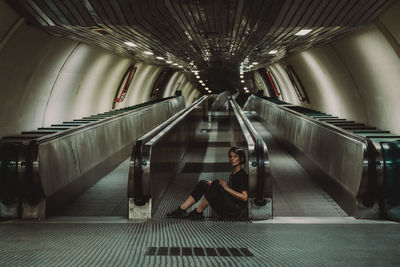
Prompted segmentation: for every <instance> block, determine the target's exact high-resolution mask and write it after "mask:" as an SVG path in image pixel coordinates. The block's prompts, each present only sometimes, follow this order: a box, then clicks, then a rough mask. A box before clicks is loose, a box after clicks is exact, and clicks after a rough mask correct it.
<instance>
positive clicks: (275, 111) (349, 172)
mask: <svg viewBox="0 0 400 267" xmlns="http://www.w3.org/2000/svg"><path fill="white" fill-rule="evenodd" d="M246 110H253V111H255V112H256V113H257V115H259V116H260V117H261V118H262V119H263V121H264V123H265V126H266V128H267V129H271V132H272V133H273V134H274V135H275V136H277V137H278V139H279V140H283V141H284V142H288V143H290V144H291V145H292V146H293V147H295V148H296V149H297V150H298V151H300V152H301V153H303V154H304V155H305V156H306V157H307V158H308V159H310V160H311V161H312V162H313V164H314V165H315V166H316V167H318V168H319V169H321V170H323V172H325V173H326V174H327V175H328V176H329V177H330V178H332V179H333V180H334V182H335V183H336V184H338V185H339V186H340V187H342V189H343V192H345V194H350V195H351V198H353V200H352V201H354V203H353V204H352V205H349V206H353V207H354V209H355V210H350V213H351V214H352V215H357V213H358V211H357V209H358V208H357V205H358V203H357V202H358V201H357V199H358V197H360V196H364V195H365V194H367V193H368V187H367V186H368V182H367V180H368V177H367V168H368V160H367V156H366V143H365V142H363V141H361V139H360V140H358V139H356V138H351V137H349V136H347V135H345V134H342V133H341V132H336V131H333V130H332V129H329V128H328V127H324V126H323V125H320V124H318V123H314V122H313V121H311V120H309V119H307V118H304V117H302V116H298V115H296V114H294V113H291V112H288V111H286V110H285V109H284V108H280V107H278V106H276V105H274V104H271V103H269V102H268V101H263V100H262V99H260V98H256V97H251V98H249V101H248V102H247V104H246Z"/></svg>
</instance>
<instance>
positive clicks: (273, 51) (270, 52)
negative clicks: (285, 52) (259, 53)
mask: <svg viewBox="0 0 400 267" xmlns="http://www.w3.org/2000/svg"><path fill="white" fill-rule="evenodd" d="M276 53H278V50H271V51H269V52H268V54H270V55H273V54H276Z"/></svg>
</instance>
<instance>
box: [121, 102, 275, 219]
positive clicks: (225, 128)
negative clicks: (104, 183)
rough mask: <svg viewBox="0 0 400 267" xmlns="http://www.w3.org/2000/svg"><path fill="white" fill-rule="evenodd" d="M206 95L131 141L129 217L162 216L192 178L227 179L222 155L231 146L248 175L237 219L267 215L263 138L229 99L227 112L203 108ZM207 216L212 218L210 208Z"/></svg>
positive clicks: (268, 199) (185, 193)
mask: <svg viewBox="0 0 400 267" xmlns="http://www.w3.org/2000/svg"><path fill="white" fill-rule="evenodd" d="M212 100H213V99H212V98H211V97H210V98H201V99H199V100H198V101H197V102H195V103H194V104H193V105H192V106H191V107H189V108H187V110H185V111H184V112H183V113H182V114H179V115H178V114H177V115H176V116H177V118H171V121H167V122H166V123H165V124H166V125H160V126H159V127H157V128H155V129H153V131H151V132H149V133H147V134H146V135H144V136H143V137H141V138H139V139H138V140H137V142H136V144H135V146H134V148H133V151H132V156H131V163H130V170H129V183H128V198H129V218H130V219H143V218H153V219H160V218H163V217H164V216H165V213H166V212H167V211H169V210H172V209H175V208H176V206H177V205H179V203H180V202H181V201H183V200H184V199H185V198H186V197H187V196H188V194H189V193H190V192H191V190H192V189H193V186H194V185H195V184H196V183H197V182H198V180H202V179H208V180H213V179H228V178H229V174H230V167H229V165H228V164H227V161H228V160H227V154H228V150H229V148H230V147H232V146H238V147H242V148H243V149H244V150H245V152H246V155H247V161H246V163H245V164H244V165H245V169H246V172H247V173H248V174H249V201H248V209H247V211H246V212H245V213H244V214H243V215H242V216H243V218H246V219H270V218H272V180H271V171H270V164H269V159H268V150H267V147H266V144H265V142H264V141H263V140H262V138H261V137H260V136H259V135H258V133H257V131H256V130H255V129H254V127H253V126H252V125H251V123H250V122H249V121H248V119H247V117H246V116H245V115H244V114H243V111H241V109H240V107H239V106H238V105H237V104H236V103H235V101H234V100H232V99H230V100H229V101H227V102H228V103H229V111H213V110H209V107H210V106H212V105H210V104H209V102H210V103H211V102H213V101H212ZM218 101H220V100H218ZM214 106H215V105H214ZM161 199H162V201H161ZM208 210H209V212H211V209H208ZM207 216H208V217H210V218H212V219H215V218H216V217H215V215H214V214H211V213H209V214H207Z"/></svg>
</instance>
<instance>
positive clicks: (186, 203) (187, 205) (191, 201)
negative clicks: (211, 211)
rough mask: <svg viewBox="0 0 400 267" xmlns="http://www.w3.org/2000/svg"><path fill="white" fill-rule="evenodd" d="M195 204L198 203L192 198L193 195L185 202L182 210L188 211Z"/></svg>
mask: <svg viewBox="0 0 400 267" xmlns="http://www.w3.org/2000/svg"><path fill="white" fill-rule="evenodd" d="M194 203H196V200H195V199H194V197H192V196H191V195H189V196H188V198H187V199H186V200H185V202H183V204H182V205H181V206H180V208H181V209H182V210H187V209H188V208H190V207H191V206H192V205H193V204H194Z"/></svg>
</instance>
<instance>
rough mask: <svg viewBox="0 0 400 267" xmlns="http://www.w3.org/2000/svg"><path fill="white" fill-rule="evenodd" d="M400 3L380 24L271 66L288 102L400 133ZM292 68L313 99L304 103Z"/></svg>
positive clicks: (387, 13) (371, 25)
mask: <svg viewBox="0 0 400 267" xmlns="http://www.w3.org/2000/svg"><path fill="white" fill-rule="evenodd" d="M396 10H397V11H399V10H400V3H397V4H396V6H394V7H393V8H391V9H390V10H388V12H386V13H384V14H383V15H382V16H381V18H380V19H379V20H378V21H377V22H376V23H375V24H370V25H368V26H367V27H365V28H363V29H362V30H359V31H357V32H353V33H352V34H349V35H347V36H345V37H344V38H342V39H340V40H337V41H334V42H332V43H330V44H328V45H324V46H319V47H314V48H312V49H309V50H307V51H304V52H302V53H299V54H296V55H293V56H290V57H289V58H286V59H284V60H281V61H279V62H277V63H275V64H273V65H271V66H269V69H270V70H272V71H273V72H274V74H275V76H276V78H277V79H278V82H279V84H280V85H281V88H282V91H283V100H284V101H286V102H289V103H292V104H295V105H300V106H305V107H308V108H312V109H316V110H319V111H322V112H326V113H330V114H333V115H336V116H339V117H343V118H346V119H349V120H355V121H357V122H363V123H366V124H369V125H373V126H376V127H378V128H381V129H387V130H390V131H392V132H393V133H396V134H400V124H399V123H398V122H397V119H396V115H395V114H400V106H399V105H398V101H399V99H400V90H399V88H400V59H399V55H400V53H399V51H400V46H399V40H400V27H399V26H398V25H400V18H399V16H398V15H397V16H396V15H395V11H396ZM288 64H290V65H291V66H292V67H293V68H294V69H295V71H296V72H297V74H298V76H299V77H300V79H301V81H302V83H303V84H304V87H305V89H306V91H307V93H308V95H309V98H310V104H307V103H305V102H301V101H299V99H298V98H297V96H296V94H295V92H294V91H293V90H292V89H293V88H292V85H291V82H290V80H289V78H288V76H287V74H286V72H285V70H284V68H285V66H286V65H288Z"/></svg>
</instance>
